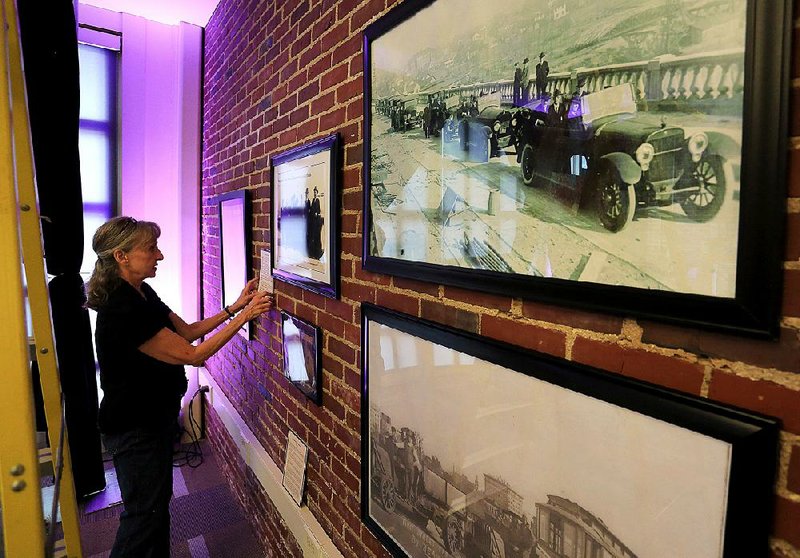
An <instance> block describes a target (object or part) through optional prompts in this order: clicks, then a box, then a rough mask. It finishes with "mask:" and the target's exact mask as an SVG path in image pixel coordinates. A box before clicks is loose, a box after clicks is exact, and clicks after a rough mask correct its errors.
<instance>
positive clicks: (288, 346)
mask: <svg viewBox="0 0 800 558" xmlns="http://www.w3.org/2000/svg"><path fill="white" fill-rule="evenodd" d="M283 342H284V356H283V358H284V360H285V362H284V363H283V367H284V370H286V371H287V374H288V376H289V379H290V380H292V381H293V382H308V381H311V373H310V371H309V370H307V369H306V361H305V356H304V353H303V339H302V336H301V335H300V330H299V329H298V328H297V325H296V324H295V323H294V321H293V320H291V319H288V320H285V321H284V322H283Z"/></svg>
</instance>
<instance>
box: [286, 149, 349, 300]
mask: <svg viewBox="0 0 800 558" xmlns="http://www.w3.org/2000/svg"><path fill="white" fill-rule="evenodd" d="M271 171H272V198H271V199H272V268H273V271H272V274H273V276H274V277H276V278H277V279H280V280H282V281H286V282H287V283H292V284H294V285H297V286H299V287H302V288H304V289H308V290H310V291H314V292H316V293H319V294H321V295H324V296H327V297H329V298H337V297H338V296H339V227H338V223H339V203H338V201H339V188H338V173H339V137H338V135H337V134H333V135H331V136H327V137H324V138H321V139H318V140H315V141H313V142H311V143H308V144H305V145H301V146H299V147H295V148H293V149H290V150H289V151H286V152H284V153H281V154H279V155H276V156H274V157H273V158H272V169H271Z"/></svg>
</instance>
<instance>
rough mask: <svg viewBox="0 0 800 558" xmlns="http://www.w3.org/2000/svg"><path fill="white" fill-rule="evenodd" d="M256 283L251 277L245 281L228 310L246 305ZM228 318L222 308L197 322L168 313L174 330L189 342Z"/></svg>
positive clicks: (256, 280)
mask: <svg viewBox="0 0 800 558" xmlns="http://www.w3.org/2000/svg"><path fill="white" fill-rule="evenodd" d="M257 284H258V279H251V280H250V281H248V282H247V284H246V285H245V286H244V289H242V293H241V294H240V295H239V298H237V299H236V302H234V303H233V304H231V305H230V306H228V310H230V311H231V313H232V314H236V313H237V312H239V310H241V309H242V308H244V307H245V306H247V304H248V303H249V302H250V300H251V299H252V298H253V296H254V295H255V294H256V292H255V289H256V285H257ZM228 318H230V316H229V315H228V313H227V312H226V311H225V310H224V309H223V310H220V311H219V312H217V313H216V314H214V315H213V316H210V317H208V318H206V319H204V320H200V321H199V322H194V323H193V324H187V323H186V322H184V321H183V319H182V318H181V317H180V316H178V315H177V314H176V313H174V312H171V313H170V315H169V320H170V321H171V322H172V325H174V326H175V331H177V332H178V335H180V336H181V337H183V338H184V339H185V340H186V341H188V342H189V343H191V342H192V341H196V340H198V339H200V338H201V337H202V336H203V335H205V334H206V333H208V332H209V331H212V330H213V329H215V328H216V327H217V326H219V324H221V323H222V322H224V321H225V320H227V319H228Z"/></svg>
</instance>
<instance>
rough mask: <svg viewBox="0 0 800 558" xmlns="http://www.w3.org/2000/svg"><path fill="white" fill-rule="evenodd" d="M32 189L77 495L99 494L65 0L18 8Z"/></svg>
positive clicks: (24, 1)
mask: <svg viewBox="0 0 800 558" xmlns="http://www.w3.org/2000/svg"><path fill="white" fill-rule="evenodd" d="M17 7H18V10H19V19H20V38H21V40H22V54H23V64H24V71H25V84H26V86H27V94H28V112H29V114H30V123H31V136H32V138H33V155H34V163H35V168H36V186H37V190H38V196H39V208H40V211H41V217H42V235H43V237H44V239H43V240H44V251H45V260H46V264H47V273H48V274H49V275H53V276H55V278H54V279H52V280H51V281H50V285H49V287H50V306H51V310H52V317H53V333H54V335H55V340H56V356H57V358H58V367H59V371H60V375H61V388H62V391H63V392H64V399H65V405H64V407H65V411H66V419H67V431H68V433H69V442H70V456H71V457H72V469H73V475H74V478H75V490H76V492H77V494H78V496H79V497H81V496H85V495H87V494H90V493H92V492H96V491H98V490H102V489H103V488H104V487H105V475H104V471H103V460H102V454H101V446H100V433H99V431H98V428H97V408H98V405H97V387H96V383H95V366H94V356H93V351H92V336H91V330H90V326H89V314H88V311H87V310H86V309H85V308H84V307H83V305H84V303H85V301H86V296H85V293H84V285H83V280H82V279H81V276H80V274H79V271H80V266H81V261H82V260H83V250H84V246H83V200H82V196H81V176H80V159H79V157H78V124H79V122H78V120H79V110H80V104H79V103H80V96H79V80H78V38H77V34H76V25H75V13H74V12H73V7H72V1H71V0H50V1H49V2H47V5H46V6H43V5H42V4H41V3H40V2H36V1H34V0H20V1H19V2H18V3H17Z"/></svg>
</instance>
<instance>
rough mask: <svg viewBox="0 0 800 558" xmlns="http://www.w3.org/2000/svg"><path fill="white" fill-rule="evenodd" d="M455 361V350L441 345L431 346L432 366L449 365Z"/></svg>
mask: <svg viewBox="0 0 800 558" xmlns="http://www.w3.org/2000/svg"><path fill="white" fill-rule="evenodd" d="M455 361H456V358H455V351H453V349H448V348H447V347H442V346H441V345H434V346H433V365H434V366H450V365H452V364H454V363H455Z"/></svg>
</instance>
